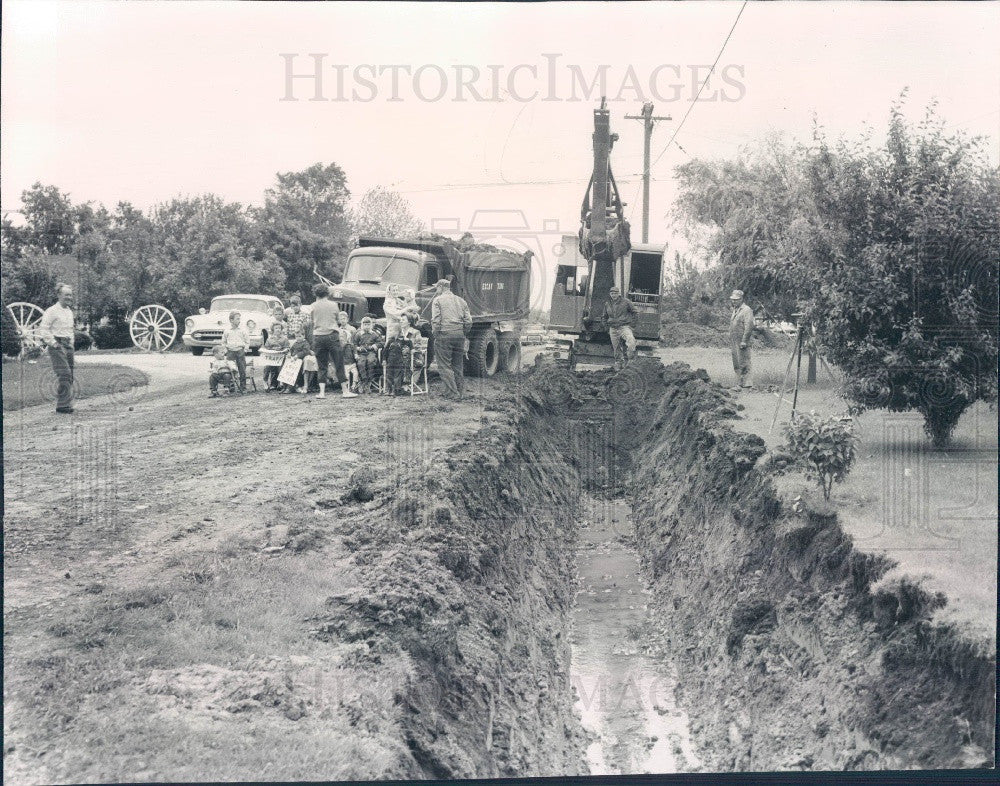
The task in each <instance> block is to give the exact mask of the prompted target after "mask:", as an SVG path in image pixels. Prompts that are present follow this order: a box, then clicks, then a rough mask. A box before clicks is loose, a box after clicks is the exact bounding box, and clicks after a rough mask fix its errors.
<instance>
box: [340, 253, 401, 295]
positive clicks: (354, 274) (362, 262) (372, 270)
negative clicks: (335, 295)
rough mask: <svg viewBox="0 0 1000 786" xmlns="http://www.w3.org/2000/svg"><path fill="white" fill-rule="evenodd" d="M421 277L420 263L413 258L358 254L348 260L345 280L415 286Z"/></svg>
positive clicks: (360, 282)
mask: <svg viewBox="0 0 1000 786" xmlns="http://www.w3.org/2000/svg"><path fill="white" fill-rule="evenodd" d="M419 277H420V265H419V264H418V263H416V262H414V261H413V260H412V259H404V258H403V257H392V256H382V255H380V254H358V255H357V256H353V257H351V258H350V260H348V262H347V269H346V270H345V271H344V281H356V282H357V283H359V284H388V283H390V282H395V283H397V284H405V285H406V286H408V287H415V286H416V285H417V280H418V279H419Z"/></svg>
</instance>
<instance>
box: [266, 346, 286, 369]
mask: <svg viewBox="0 0 1000 786" xmlns="http://www.w3.org/2000/svg"><path fill="white" fill-rule="evenodd" d="M287 354H288V353H287V352H285V351H284V350H276V349H262V350H261V351H260V356H261V365H262V366H280V365H281V364H282V363H283V362H284V361H285V356H286V355H287Z"/></svg>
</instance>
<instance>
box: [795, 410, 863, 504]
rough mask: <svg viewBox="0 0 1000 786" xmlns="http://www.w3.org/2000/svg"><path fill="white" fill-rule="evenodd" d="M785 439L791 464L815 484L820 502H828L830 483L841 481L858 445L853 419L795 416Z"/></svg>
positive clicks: (851, 462)
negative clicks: (818, 488)
mask: <svg viewBox="0 0 1000 786" xmlns="http://www.w3.org/2000/svg"><path fill="white" fill-rule="evenodd" d="M785 435H786V437H787V440H788V442H787V448H788V452H789V453H790V454H791V456H792V458H793V459H794V461H795V463H796V464H797V465H799V466H801V467H802V468H803V469H804V470H805V472H806V477H807V478H809V479H810V480H815V481H816V482H817V483H818V484H819V486H820V488H821V489H823V498H824V499H830V492H831V490H832V489H833V484H834V481H836V482H837V483H840V482H841V481H843V479H844V478H846V477H847V473H848V472H849V471H850V469H851V464H853V463H854V458H855V455H856V450H857V445H858V436H857V434H855V433H854V419H853V418H851V417H831V418H824V417H821V416H820V415H817V414H816V413H815V412H810V413H809V414H808V415H807V414H805V413H802V412H798V413H796V414H795V417H794V418H793V419H792V422H791V423H790V424H789V425H788V427H787V428H786V429H785Z"/></svg>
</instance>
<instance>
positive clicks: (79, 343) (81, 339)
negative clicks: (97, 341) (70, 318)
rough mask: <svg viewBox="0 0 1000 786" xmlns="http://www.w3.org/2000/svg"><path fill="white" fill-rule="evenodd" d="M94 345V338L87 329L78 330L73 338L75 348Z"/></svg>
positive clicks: (78, 349)
mask: <svg viewBox="0 0 1000 786" xmlns="http://www.w3.org/2000/svg"><path fill="white" fill-rule="evenodd" d="M93 345H94V339H93V338H91V336H90V333H88V332H87V331H86V330H77V331H75V335H74V338H73V349H75V350H77V351H78V352H79V351H82V350H85V349H90V348H91V347H92V346H93Z"/></svg>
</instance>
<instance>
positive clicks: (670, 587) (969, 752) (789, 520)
mask: <svg viewBox="0 0 1000 786" xmlns="http://www.w3.org/2000/svg"><path fill="white" fill-rule="evenodd" d="M664 378H665V380H666V381H667V383H668V384H667V386H666V393H665V395H664V396H663V398H662V400H661V401H660V403H659V406H658V408H657V411H656V412H655V414H654V415H653V416H652V417H651V418H650V419H649V424H648V429H647V431H646V434H645V437H644V439H643V440H642V442H641V446H640V452H641V455H642V456H643V459H642V461H641V462H637V463H636V467H635V472H634V474H633V477H632V487H631V491H632V500H633V514H634V521H635V524H636V534H637V539H638V545H639V548H640V551H641V553H642V557H643V559H644V562H645V564H646V568H647V570H648V571H649V574H650V576H651V577H652V578H653V580H654V582H655V591H656V597H657V601H658V603H659V605H660V606H661V608H662V609H663V615H662V619H663V621H664V628H665V630H666V631H667V633H668V634H669V638H670V641H671V649H672V650H673V652H674V653H675V654H676V665H677V667H678V670H679V686H680V688H679V690H680V693H681V696H680V703H681V705H682V706H683V707H684V708H685V709H686V710H687V711H688V713H689V714H690V715H691V716H692V719H693V720H692V732H693V734H694V737H695V740H696V741H697V742H698V743H699V755H700V757H701V758H702V760H703V761H704V762H706V763H707V765H708V766H709V767H710V768H712V769H718V770H759V769H765V770H771V769H803V770H805V769H830V770H843V769H880V768H886V767H889V768H910V767H920V768H940V767H969V766H981V765H983V764H985V763H986V762H987V761H988V760H990V756H991V752H992V750H993V729H994V695H995V650H993V649H992V648H991V647H990V646H989V645H988V644H986V645H984V644H983V643H982V642H972V641H969V640H968V639H965V638H963V636H962V635H961V634H960V633H959V632H958V631H957V630H955V629H953V628H951V627H949V626H946V625H942V624H937V623H935V622H934V621H933V617H932V615H933V611H934V610H935V609H937V608H939V607H940V606H941V605H942V603H943V602H944V599H943V598H941V597H940V596H933V597H932V596H930V595H928V593H926V592H925V591H923V590H921V589H920V588H919V587H916V586H914V585H913V584H906V585H905V586H901V585H898V584H897V585H891V586H882V585H875V582H876V581H877V580H878V579H879V577H881V576H883V575H884V574H885V573H886V571H887V570H888V569H889V568H890V567H891V562H890V561H889V560H888V559H885V558H882V557H876V556H871V555H866V554H864V553H861V552H859V551H857V550H856V549H855V548H854V546H853V544H852V543H851V541H850V539H849V538H848V537H847V536H846V535H845V534H844V533H843V531H842V530H841V529H840V527H839V525H838V524H837V520H836V516H831V515H830V514H829V512H828V511H825V510H824V511H816V512H813V511H810V510H809V509H805V510H803V512H802V513H795V512H793V511H791V510H788V509H786V507H785V506H784V505H782V502H781V500H780V499H779V498H778V496H777V495H776V492H775V490H774V487H773V485H772V484H771V481H770V478H769V476H768V474H767V470H766V469H765V467H766V466H767V461H766V457H765V448H764V445H763V442H762V441H761V440H760V439H759V438H758V437H756V436H754V435H748V434H743V433H738V432H734V431H733V430H732V429H731V428H730V427H729V425H728V424H727V423H726V420H727V419H729V418H731V417H732V416H733V414H734V413H733V411H732V407H731V404H730V402H729V399H728V397H727V396H726V395H725V394H723V393H722V392H721V391H720V390H719V388H718V387H717V386H715V385H711V384H709V383H707V382H706V381H705V379H704V378H703V377H700V376H699V375H697V374H695V373H693V372H690V370H688V371H685V370H684V369H683V367H681V366H680V365H679V364H678V365H675V366H674V367H671V368H670V369H667V370H666V371H665V372H664ZM988 752H990V753H988Z"/></svg>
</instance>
